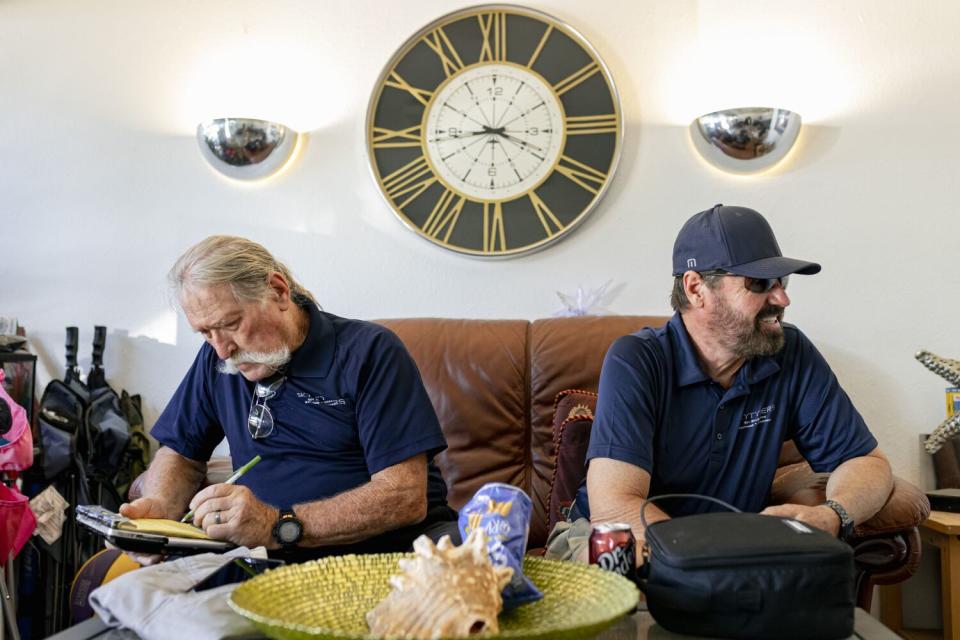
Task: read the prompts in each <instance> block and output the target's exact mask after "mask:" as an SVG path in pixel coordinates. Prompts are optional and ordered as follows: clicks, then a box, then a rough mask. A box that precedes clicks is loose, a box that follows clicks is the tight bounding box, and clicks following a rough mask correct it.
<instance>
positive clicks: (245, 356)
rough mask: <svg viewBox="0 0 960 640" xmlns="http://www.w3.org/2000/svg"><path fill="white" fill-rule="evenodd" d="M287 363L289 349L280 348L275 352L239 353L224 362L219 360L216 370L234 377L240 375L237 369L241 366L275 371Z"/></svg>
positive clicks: (288, 360)
mask: <svg viewBox="0 0 960 640" xmlns="http://www.w3.org/2000/svg"><path fill="white" fill-rule="evenodd" d="M288 362H290V348H289V347H281V348H279V349H277V350H276V351H240V352H238V353H235V354H234V355H233V356H231V357H229V358H227V359H226V360H221V361H220V364H219V365H218V366H217V370H218V371H219V372H220V373H225V374H227V375H236V374H238V373H240V368H239V367H240V365H242V364H262V365H264V366H267V367H270V368H271V369H274V370H276V369H279V368H280V367H282V366H283V365H285V364H287V363H288Z"/></svg>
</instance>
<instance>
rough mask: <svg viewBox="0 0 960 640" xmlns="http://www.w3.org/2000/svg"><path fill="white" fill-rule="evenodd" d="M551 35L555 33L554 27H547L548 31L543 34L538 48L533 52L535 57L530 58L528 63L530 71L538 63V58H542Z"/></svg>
mask: <svg viewBox="0 0 960 640" xmlns="http://www.w3.org/2000/svg"><path fill="white" fill-rule="evenodd" d="M551 33H553V25H550V26H549V27H547V29H546V31H544V32H543V36H542V37H541V38H540V42H539V43H538V44H537V48H536V49H534V50H533V55H531V56H530V62H528V63H527V68H528V69H529V68H533V64H534V63H535V62H536V61H537V58H539V57H540V52H541V51H543V45H545V44H547V38H549V37H550V34H551Z"/></svg>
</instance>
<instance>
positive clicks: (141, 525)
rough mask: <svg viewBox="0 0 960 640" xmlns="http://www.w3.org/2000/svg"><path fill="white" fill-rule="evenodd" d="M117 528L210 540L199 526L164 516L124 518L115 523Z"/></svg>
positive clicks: (169, 536) (172, 536) (173, 536)
mask: <svg viewBox="0 0 960 640" xmlns="http://www.w3.org/2000/svg"><path fill="white" fill-rule="evenodd" d="M116 528H117V529H120V530H122V531H137V532H140V533H153V534H156V535H160V536H167V537H168V538H194V539H196V540H212V538H211V537H210V536H208V535H207V534H205V533H204V532H203V529H201V528H200V527H195V526H193V525H192V524H188V523H186V522H177V521H176V520H166V519H164V518H138V519H130V520H124V521H122V522H119V523H117V525H116Z"/></svg>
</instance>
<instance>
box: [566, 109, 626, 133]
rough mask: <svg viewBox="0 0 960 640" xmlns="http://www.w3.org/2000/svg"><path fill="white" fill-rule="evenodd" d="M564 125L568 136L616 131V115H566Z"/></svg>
mask: <svg viewBox="0 0 960 640" xmlns="http://www.w3.org/2000/svg"><path fill="white" fill-rule="evenodd" d="M566 127H567V135H568V136H583V135H593V134H595V133H616V132H617V116H616V114H614V113H608V114H604V115H599V116H567V121H566Z"/></svg>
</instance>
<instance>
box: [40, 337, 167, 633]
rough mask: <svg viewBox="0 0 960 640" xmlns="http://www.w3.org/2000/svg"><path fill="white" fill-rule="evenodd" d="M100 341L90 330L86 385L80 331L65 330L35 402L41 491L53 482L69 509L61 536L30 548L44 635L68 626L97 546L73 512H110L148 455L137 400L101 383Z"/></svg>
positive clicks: (103, 379)
mask: <svg viewBox="0 0 960 640" xmlns="http://www.w3.org/2000/svg"><path fill="white" fill-rule="evenodd" d="M106 336H107V330H106V327H101V326H98V327H95V328H94V337H93V353H92V358H91V368H90V371H89V374H88V376H87V380H86V382H84V381H83V380H82V379H81V375H80V367H79V366H78V364H77V341H78V331H77V328H76V327H67V340H66V370H65V373H64V376H63V380H53V381H52V382H50V384H48V385H47V387H46V389H44V392H43V395H42V396H41V399H40V414H39V431H40V436H41V456H40V464H39V465H38V466H39V467H40V469H41V471H42V482H41V483H39V485H40V486H39V490H42V489H43V488H45V487H46V486H47V485H49V484H52V485H53V486H54V487H55V488H56V490H57V491H58V492H59V493H60V494H61V495H62V496H63V497H64V499H65V500H66V501H67V503H68V504H69V507H68V509H67V513H66V521H65V523H64V526H63V533H62V535H61V536H60V538H59V539H58V540H57V541H56V542H55V543H53V544H50V545H48V544H46V543H45V542H43V541H42V540H39V539H37V543H36V544H37V546H38V547H39V551H40V554H39V555H40V563H41V565H42V566H41V570H40V574H41V575H43V576H44V577H45V581H47V582H48V585H47V587H48V588H47V589H45V591H46V594H48V595H47V597H48V602H47V603H46V606H45V623H46V624H45V625H44V627H45V629H44V632H45V635H50V634H52V633H55V632H56V631H59V630H60V629H62V628H64V627H66V626H67V625H69V624H70V622H71V621H70V619H69V610H70V608H69V590H70V584H71V582H72V580H73V576H74V575H75V574H76V572H77V571H78V570H79V569H80V567H81V566H82V565H83V563H84V562H86V561H87V560H88V559H89V558H90V557H91V556H93V554H95V553H96V552H97V551H99V549H100V548H101V547H102V541H101V540H100V539H99V538H98V537H97V536H96V535H95V534H93V533H91V532H89V531H87V530H85V529H82V528H80V527H78V526H77V523H76V519H75V513H74V510H75V507H76V506H77V505H80V504H98V505H102V506H104V507H106V508H108V509H110V510H112V511H116V510H117V509H118V508H119V507H120V504H121V503H123V501H124V496H125V494H126V491H127V489H128V488H129V485H130V483H131V482H132V481H133V479H134V478H136V477H137V475H139V474H140V473H142V472H143V471H144V470H145V469H146V467H147V464H148V461H149V457H150V447H149V441H148V440H147V437H146V434H145V432H144V427H143V416H142V412H141V410H140V397H139V396H131V395H129V394H128V393H127V392H126V391H124V392H123V393H122V395H121V394H118V393H117V392H116V391H114V390H113V389H112V388H111V387H110V386H109V385H108V384H107V381H106V374H105V372H104V369H103V352H104V348H105V345H106ZM37 492H38V493H39V491H37Z"/></svg>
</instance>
